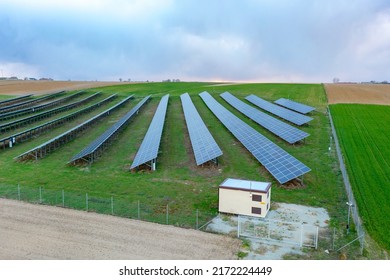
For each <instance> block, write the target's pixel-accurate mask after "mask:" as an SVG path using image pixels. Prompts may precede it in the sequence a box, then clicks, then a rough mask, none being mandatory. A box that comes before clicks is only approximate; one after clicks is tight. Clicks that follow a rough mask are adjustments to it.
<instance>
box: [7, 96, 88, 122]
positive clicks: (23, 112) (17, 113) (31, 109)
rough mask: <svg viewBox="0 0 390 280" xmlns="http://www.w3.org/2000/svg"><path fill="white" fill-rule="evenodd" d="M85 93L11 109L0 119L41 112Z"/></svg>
mask: <svg viewBox="0 0 390 280" xmlns="http://www.w3.org/2000/svg"><path fill="white" fill-rule="evenodd" d="M83 93H84V91H79V92H77V93H75V94H72V95H69V96H67V97H64V98H61V99H57V100H55V101H52V102H48V103H45V104H41V105H38V106H33V107H29V108H24V109H19V110H16V111H10V112H7V113H3V114H0V120H6V119H12V118H16V117H18V116H22V115H26V114H29V113H36V112H39V111H42V110H45V109H48V108H51V107H55V106H57V105H59V104H61V103H65V102H67V101H68V100H70V99H73V98H75V97H78V96H79V95H80V94H83Z"/></svg>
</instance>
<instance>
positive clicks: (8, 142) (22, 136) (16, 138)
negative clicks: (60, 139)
mask: <svg viewBox="0 0 390 280" xmlns="http://www.w3.org/2000/svg"><path fill="white" fill-rule="evenodd" d="M115 97H116V94H113V95H111V96H109V97H107V98H105V99H103V100H101V101H99V102H97V103H95V104H92V105H90V106H88V107H86V108H83V109H80V110H78V111H76V112H73V113H71V114H68V115H66V116H63V117H60V118H57V119H54V120H51V121H49V122H46V123H44V124H41V125H38V126H35V127H33V128H29V129H27V130H24V131H21V132H18V133H16V134H13V135H10V136H7V137H5V138H3V139H0V143H3V149H5V148H6V146H8V147H10V148H12V147H13V145H14V144H15V143H18V142H24V141H27V140H28V139H30V138H32V137H36V136H37V135H39V134H41V133H43V132H44V131H46V130H49V129H50V128H54V127H57V126H59V125H61V124H64V123H65V122H67V121H69V120H73V119H75V118H77V117H78V116H80V115H82V114H85V113H88V112H90V111H92V110H94V109H96V108H97V107H99V106H101V105H102V104H104V103H107V102H108V101H111V100H112V99H113V98H115Z"/></svg>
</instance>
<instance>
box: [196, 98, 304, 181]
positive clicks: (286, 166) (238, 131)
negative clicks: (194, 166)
mask: <svg viewBox="0 0 390 280" xmlns="http://www.w3.org/2000/svg"><path fill="white" fill-rule="evenodd" d="M199 95H200V97H201V98H202V99H203V101H204V102H205V103H206V105H207V106H208V107H209V109H210V110H211V111H212V112H213V114H214V115H215V116H216V117H217V118H218V119H219V120H220V121H221V122H222V123H223V125H224V126H225V127H226V128H227V129H228V130H229V131H230V132H231V133H232V134H233V135H234V136H235V137H236V138H237V139H238V140H239V141H240V142H241V143H242V144H243V145H244V146H245V148H246V149H247V150H248V151H249V152H250V153H251V154H252V155H253V156H254V157H255V158H256V159H257V160H258V161H259V162H260V163H261V164H262V165H263V166H264V167H265V168H266V169H267V170H268V171H269V172H270V173H271V174H272V176H273V177H275V179H276V180H278V182H279V183H281V184H284V183H286V182H288V181H290V180H292V179H295V178H297V177H299V176H302V175H303V174H305V173H307V172H309V171H310V168H309V167H307V166H306V165H304V164H303V163H302V162H300V161H299V160H297V159H296V158H295V157H293V156H292V155H290V154H289V153H287V152H286V151H285V150H283V149H282V148H280V147H279V146H277V145H276V144H274V143H273V142H271V141H270V140H268V139H267V138H266V137H264V136H263V135H261V134H260V133H259V132H257V131H256V130H255V129H254V128H252V127H251V126H249V125H248V124H247V123H245V122H244V121H242V120H240V119H239V118H238V117H236V116H235V115H234V114H233V113H231V112H230V111H229V110H227V109H226V108H225V107H223V106H222V105H221V104H220V103H218V102H217V101H216V100H215V99H214V98H213V97H212V96H211V95H210V94H209V93H208V92H202V93H201V94H199Z"/></svg>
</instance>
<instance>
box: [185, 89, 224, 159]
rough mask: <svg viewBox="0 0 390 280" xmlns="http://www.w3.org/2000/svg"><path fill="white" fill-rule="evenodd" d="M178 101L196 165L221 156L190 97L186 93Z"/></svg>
mask: <svg viewBox="0 0 390 280" xmlns="http://www.w3.org/2000/svg"><path fill="white" fill-rule="evenodd" d="M180 99H181V104H182V106H183V111H184V117H185V120H186V124H187V128H188V133H189V135H190V140H191V145H192V150H193V151H194V155H195V161H196V164H197V165H201V164H203V163H205V162H208V161H210V160H214V159H216V158H217V157H219V156H221V155H222V151H221V149H220V148H219V146H218V144H217V142H215V140H214V138H213V136H212V135H211V133H210V131H209V130H208V129H207V127H206V125H205V123H204V122H203V120H202V118H201V117H200V115H199V113H198V111H197V110H196V108H195V106H194V104H193V103H192V100H191V97H190V96H189V95H188V93H184V94H182V95H180Z"/></svg>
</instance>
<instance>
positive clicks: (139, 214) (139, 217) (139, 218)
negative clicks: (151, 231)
mask: <svg viewBox="0 0 390 280" xmlns="http://www.w3.org/2000/svg"><path fill="white" fill-rule="evenodd" d="M139 208H140V206H139V200H138V220H141V213H140V209H139Z"/></svg>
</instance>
